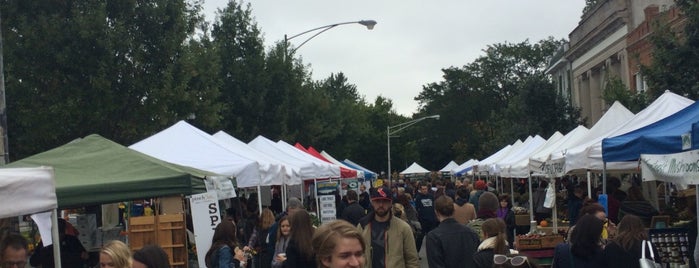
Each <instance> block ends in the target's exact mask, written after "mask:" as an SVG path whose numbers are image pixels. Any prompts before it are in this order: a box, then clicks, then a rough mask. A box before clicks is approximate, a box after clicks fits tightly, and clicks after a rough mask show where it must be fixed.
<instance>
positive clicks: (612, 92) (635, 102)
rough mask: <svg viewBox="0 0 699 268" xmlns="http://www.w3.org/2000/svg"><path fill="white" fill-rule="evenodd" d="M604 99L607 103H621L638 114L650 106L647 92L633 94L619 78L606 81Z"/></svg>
mask: <svg viewBox="0 0 699 268" xmlns="http://www.w3.org/2000/svg"><path fill="white" fill-rule="evenodd" d="M602 99H603V100H604V101H605V102H606V103H614V101H619V102H620V103H621V104H623V105H624V106H625V107H626V108H628V109H629V110H630V111H631V112H633V113H638V112H639V111H641V110H643V109H644V108H646V107H648V105H649V104H650V102H649V98H648V95H647V94H646V92H636V93H634V92H631V90H629V89H628V88H627V87H626V85H624V82H622V81H621V78H619V77H618V76H612V77H608V78H607V79H606V83H605V86H604V91H603V92H602Z"/></svg>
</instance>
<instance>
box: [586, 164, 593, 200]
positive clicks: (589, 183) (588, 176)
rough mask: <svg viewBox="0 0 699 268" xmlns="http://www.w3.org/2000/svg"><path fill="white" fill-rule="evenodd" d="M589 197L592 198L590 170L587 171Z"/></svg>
mask: <svg viewBox="0 0 699 268" xmlns="http://www.w3.org/2000/svg"><path fill="white" fill-rule="evenodd" d="M587 197H588V198H590V199H592V184H591V181H590V170H588V171H587Z"/></svg>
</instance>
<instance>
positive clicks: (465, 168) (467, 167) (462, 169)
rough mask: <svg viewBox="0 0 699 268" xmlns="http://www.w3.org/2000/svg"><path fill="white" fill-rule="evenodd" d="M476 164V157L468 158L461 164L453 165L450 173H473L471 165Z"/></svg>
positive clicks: (456, 174)
mask: <svg viewBox="0 0 699 268" xmlns="http://www.w3.org/2000/svg"><path fill="white" fill-rule="evenodd" d="M475 165H478V160H477V159H473V158H472V159H469V160H468V161H466V162H464V163H463V164H461V165H459V166H458V167H455V168H453V169H452V170H451V174H453V175H455V176H461V175H462V174H460V173H468V174H473V166H475Z"/></svg>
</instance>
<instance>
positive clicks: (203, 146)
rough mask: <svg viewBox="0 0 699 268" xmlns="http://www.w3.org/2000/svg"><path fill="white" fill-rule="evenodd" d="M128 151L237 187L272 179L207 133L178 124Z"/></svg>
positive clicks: (257, 166) (182, 123)
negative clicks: (205, 173) (226, 179)
mask: <svg viewBox="0 0 699 268" xmlns="http://www.w3.org/2000/svg"><path fill="white" fill-rule="evenodd" d="M129 148H131V149H133V150H136V151H139V152H141V153H144V154H147V155H150V156H152V157H155V158H157V159H160V160H163V161H167V162H170V163H174V164H178V165H183V166H189V167H193V168H198V169H201V170H205V171H209V172H213V173H217V174H222V175H226V176H233V177H235V178H236V180H237V183H238V184H239V185H255V186H256V185H259V184H260V181H261V180H262V179H261V178H262V176H263V175H264V176H265V177H267V176H275V175H276V174H274V173H273V172H272V171H271V170H264V171H263V170H261V169H260V165H259V164H258V163H257V162H255V161H253V160H251V159H249V158H247V157H244V156H242V155H239V154H238V153H235V152H232V151H230V150H229V149H228V148H227V147H226V146H224V145H223V144H222V143H221V142H220V141H219V140H218V139H215V138H214V137H212V136H211V135H209V134H208V133H206V132H204V131H201V130H199V129H198V128H196V127H194V126H192V125H190V124H188V123H187V122H185V121H179V122H177V123H176V124H174V125H173V126H171V127H169V128H167V129H165V130H163V131H160V132H158V133H156V134H154V135H153V136H150V137H148V138H145V139H143V140H142V141H139V142H137V143H135V144H133V145H131V146H129Z"/></svg>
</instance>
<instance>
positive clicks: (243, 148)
mask: <svg viewBox="0 0 699 268" xmlns="http://www.w3.org/2000/svg"><path fill="white" fill-rule="evenodd" d="M213 136H214V138H216V139H218V140H219V141H221V142H222V143H223V144H224V145H225V146H226V147H227V148H228V149H229V150H231V151H234V152H238V153H240V154H243V155H245V156H246V157H249V158H250V159H252V160H255V161H257V163H258V164H259V165H260V167H261V169H262V170H270V171H273V172H270V174H277V175H276V176H267V177H263V178H262V181H261V183H260V185H261V186H270V185H282V184H287V183H289V182H295V181H296V182H299V183H300V181H301V179H300V177H299V174H298V168H297V167H294V166H291V165H285V164H283V163H282V162H280V161H279V160H277V159H274V158H271V157H269V156H268V155H266V154H264V153H263V152H260V151H258V150H257V149H255V148H252V147H250V146H249V145H248V144H246V143H244V142H242V141H240V140H238V139H236V138H235V137H233V136H231V135H229V134H228V133H226V132H224V131H222V130H221V131H219V132H216V133H215V134H214V135H213ZM297 184H298V183H297ZM238 186H239V187H253V186H257V185H241V183H240V182H238Z"/></svg>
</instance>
